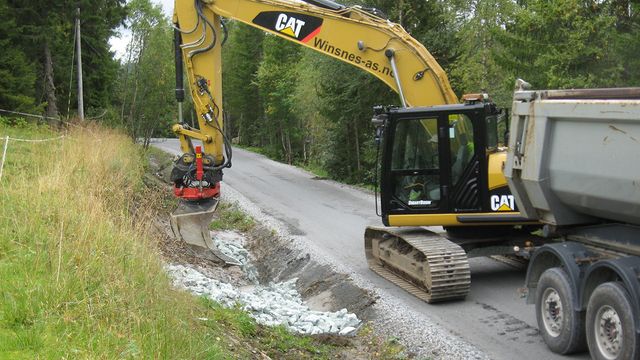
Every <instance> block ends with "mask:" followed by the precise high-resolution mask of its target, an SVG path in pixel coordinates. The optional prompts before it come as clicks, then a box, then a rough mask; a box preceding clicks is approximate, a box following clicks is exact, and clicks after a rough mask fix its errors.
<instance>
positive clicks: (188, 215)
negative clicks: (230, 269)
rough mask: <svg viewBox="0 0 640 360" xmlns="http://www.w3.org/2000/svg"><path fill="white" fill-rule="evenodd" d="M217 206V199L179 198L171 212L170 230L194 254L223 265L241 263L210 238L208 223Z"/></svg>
mask: <svg viewBox="0 0 640 360" xmlns="http://www.w3.org/2000/svg"><path fill="white" fill-rule="evenodd" d="M217 208H218V199H207V200H200V201H184V200H181V201H180V204H179V205H178V208H177V209H176V210H175V211H174V212H173V213H172V214H171V230H172V231H173V234H174V235H175V236H176V238H178V239H179V240H182V241H184V242H185V243H187V244H188V245H189V248H190V249H191V250H192V252H193V253H194V255H195V256H197V257H200V258H203V259H206V260H210V261H213V262H216V263H220V264H225V265H242V263H240V262H239V261H238V260H236V259H234V258H232V257H230V256H227V255H225V254H223V253H222V252H221V251H220V249H218V247H217V246H216V245H215V244H214V243H213V240H211V234H210V232H209V224H210V223H211V221H212V220H213V214H214V212H215V211H216V209H217Z"/></svg>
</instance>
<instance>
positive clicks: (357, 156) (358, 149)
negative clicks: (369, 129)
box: [353, 119, 362, 173]
mask: <svg viewBox="0 0 640 360" xmlns="http://www.w3.org/2000/svg"><path fill="white" fill-rule="evenodd" d="M353 132H354V134H355V140H356V168H357V169H358V173H360V169H361V168H362V164H361V163H360V139H359V138H358V119H353Z"/></svg>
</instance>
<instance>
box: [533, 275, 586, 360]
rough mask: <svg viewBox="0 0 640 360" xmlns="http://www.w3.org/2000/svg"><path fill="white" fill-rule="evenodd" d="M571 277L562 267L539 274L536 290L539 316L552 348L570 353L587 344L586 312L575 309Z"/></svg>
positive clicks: (541, 330)
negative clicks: (585, 330)
mask: <svg viewBox="0 0 640 360" xmlns="http://www.w3.org/2000/svg"><path fill="white" fill-rule="evenodd" d="M573 300H574V299H573V293H572V292H571V286H570V283H569V277H568V276H567V274H566V273H565V272H564V270H562V269H561V268H559V267H555V268H551V269H548V270H546V271H545V272H544V273H542V276H540V280H539V281H538V287H537V290H536V319H537V320H538V328H539V329H540V333H541V334H542V338H543V339H544V342H545V343H546V344H547V346H548V347H549V349H551V351H553V352H555V353H558V354H569V353H572V352H576V351H578V350H583V349H584V348H585V344H586V341H585V333H584V315H583V313H580V312H577V311H575V310H574V306H573V304H574V301H573Z"/></svg>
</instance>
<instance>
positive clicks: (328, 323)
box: [165, 232, 360, 335]
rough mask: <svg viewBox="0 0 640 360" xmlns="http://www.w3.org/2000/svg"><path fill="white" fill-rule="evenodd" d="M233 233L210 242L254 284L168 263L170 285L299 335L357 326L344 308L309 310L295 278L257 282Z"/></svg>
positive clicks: (345, 330)
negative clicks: (240, 283) (240, 285)
mask: <svg viewBox="0 0 640 360" xmlns="http://www.w3.org/2000/svg"><path fill="white" fill-rule="evenodd" d="M234 234H235V233H229V232H224V233H222V234H220V233H217V234H216V236H214V242H215V243H216V246H218V248H219V249H220V250H221V251H222V252H223V253H224V254H225V255H228V256H231V257H233V258H235V259H238V260H239V261H240V262H241V263H242V265H241V269H242V270H243V271H244V273H245V276H246V277H247V279H250V280H251V281H252V282H253V283H254V285H252V286H246V287H243V288H236V287H234V286H233V285H231V284H228V283H224V282H221V281H219V280H217V279H213V278H210V277H208V276H206V275H204V274H203V273H202V272H200V271H198V270H197V269H195V268H194V267H192V266H190V265H180V264H170V265H167V266H165V269H166V271H167V273H168V274H169V275H170V276H171V278H172V279H173V284H174V286H176V287H180V288H184V289H186V290H188V291H190V292H191V293H193V294H196V295H198V296H205V297H207V298H209V299H211V300H213V301H216V302H218V303H220V304H222V305H223V306H227V307H232V306H235V305H236V304H238V305H240V306H241V307H242V309H244V310H246V311H248V312H249V314H250V315H251V316H252V317H253V318H254V319H256V321H257V322H258V323H259V324H262V325H265V326H277V325H284V326H285V327H287V328H288V329H290V330H291V331H294V332H297V333H300V334H306V335H317V334H339V335H348V334H350V333H352V332H354V331H355V330H356V329H357V327H358V326H359V325H360V320H359V319H358V317H357V316H356V315H355V314H351V313H349V312H348V311H347V310H346V309H342V310H340V311H336V312H323V311H314V310H311V309H310V308H309V307H308V306H307V305H305V303H304V301H303V300H302V297H301V296H300V294H299V293H298V291H297V290H296V281H297V279H291V280H289V281H286V282H282V283H270V284H268V285H259V284H258V281H257V279H258V273H257V271H256V268H255V267H254V266H253V265H252V264H251V261H250V260H249V252H248V251H247V250H246V249H244V247H243V246H242V245H241V244H240V243H241V240H242V239H241V237H242V236H241V235H239V234H235V235H234ZM238 236H239V237H240V238H238Z"/></svg>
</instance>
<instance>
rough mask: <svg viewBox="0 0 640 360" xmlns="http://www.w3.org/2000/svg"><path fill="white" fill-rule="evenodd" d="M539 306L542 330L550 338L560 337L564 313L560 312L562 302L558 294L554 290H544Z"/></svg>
mask: <svg viewBox="0 0 640 360" xmlns="http://www.w3.org/2000/svg"><path fill="white" fill-rule="evenodd" d="M540 306H541V309H540V313H541V314H542V323H543V324H544V330H545V331H546V332H547V334H549V335H551V336H552V337H558V336H560V332H561V331H562V320H563V319H564V312H563V311H562V301H561V300H560V295H559V294H558V292H557V291H556V290H555V289H554V288H548V289H546V290H545V291H544V293H543V294H542V303H541V304H540Z"/></svg>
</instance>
